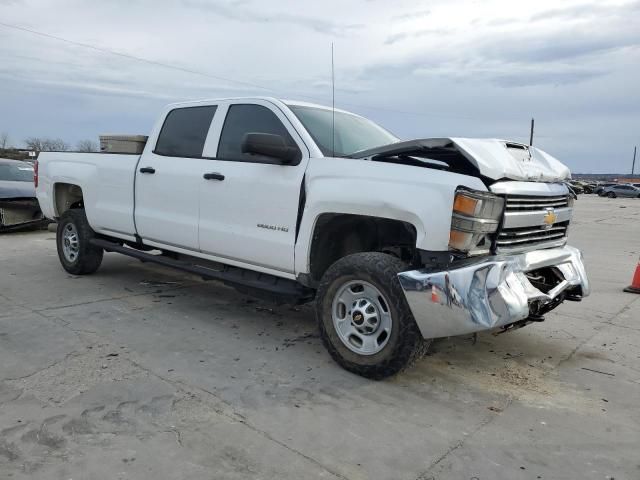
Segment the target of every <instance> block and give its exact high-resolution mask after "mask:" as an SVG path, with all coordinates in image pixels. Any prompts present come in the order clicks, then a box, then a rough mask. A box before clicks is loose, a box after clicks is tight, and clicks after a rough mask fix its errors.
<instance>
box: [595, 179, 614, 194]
mask: <svg viewBox="0 0 640 480" xmlns="http://www.w3.org/2000/svg"><path fill="white" fill-rule="evenodd" d="M615 185H618V184H617V183H613V182H605V183H601V184H600V185H598V188H596V193H597V194H598V195H600V196H601V197H602V196H604V193H603V192H604V189H605V188H607V187H612V186H615Z"/></svg>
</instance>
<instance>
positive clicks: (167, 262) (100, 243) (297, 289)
mask: <svg viewBox="0 0 640 480" xmlns="http://www.w3.org/2000/svg"><path fill="white" fill-rule="evenodd" d="M90 243H91V244H92V245H95V246H96V247H101V248H103V249H104V250H105V251H107V252H116V253H121V254H123V255H127V256H129V257H133V258H137V259H138V260H140V261H142V262H153V263H157V264H158V265H163V266H165V267H171V268H176V269H178V270H182V271H185V272H189V273H193V274H195V275H199V276H201V277H202V278H205V279H208V280H218V281H220V282H223V283H225V284H227V285H230V286H232V287H234V288H236V289H238V290H240V291H241V292H243V293H248V294H251V295H255V296H257V297H262V298H266V299H268V300H271V301H275V302H276V303H294V304H300V303H305V302H308V301H310V300H312V299H313V297H314V294H315V292H314V290H312V289H310V288H307V287H305V286H303V285H301V284H300V283H298V282H296V281H295V280H289V279H287V278H281V277H276V276H275V275H270V274H268V273H260V272H255V271H253V270H248V269H245V268H240V267H233V266H231V265H222V269H221V270H216V269H213V268H209V267H206V266H204V265H199V264H198V263H206V262H207V261H206V260H203V259H200V258H198V257H187V258H189V259H190V260H192V261H191V262H189V261H185V260H176V259H174V258H171V257H167V256H164V255H153V254H151V253H147V252H143V251H141V250H136V249H135V248H131V247H126V246H123V245H120V244H118V243H115V242H111V241H109V240H105V239H103V238H92V239H91V240H90Z"/></svg>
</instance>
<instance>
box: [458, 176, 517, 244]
mask: <svg viewBox="0 0 640 480" xmlns="http://www.w3.org/2000/svg"><path fill="white" fill-rule="evenodd" d="M503 210H504V199H503V198H502V197H498V196H497V195H493V194H492V193H488V192H480V191H478V190H470V189H467V188H458V190H456V195H455V198H454V201H453V215H452V217H451V231H450V233H449V249H451V250H455V251H458V252H463V253H466V254H467V255H482V254H487V253H489V252H490V251H491V243H492V236H493V234H495V233H496V231H497V230H498V226H499V225H500V219H501V218H502V213H503Z"/></svg>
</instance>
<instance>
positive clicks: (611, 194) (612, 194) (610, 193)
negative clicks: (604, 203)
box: [607, 192, 616, 198]
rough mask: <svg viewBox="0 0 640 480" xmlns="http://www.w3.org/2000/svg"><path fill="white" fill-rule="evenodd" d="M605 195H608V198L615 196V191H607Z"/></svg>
mask: <svg viewBox="0 0 640 480" xmlns="http://www.w3.org/2000/svg"><path fill="white" fill-rule="evenodd" d="M607 197H609V198H616V194H615V193H613V192H609V193H607Z"/></svg>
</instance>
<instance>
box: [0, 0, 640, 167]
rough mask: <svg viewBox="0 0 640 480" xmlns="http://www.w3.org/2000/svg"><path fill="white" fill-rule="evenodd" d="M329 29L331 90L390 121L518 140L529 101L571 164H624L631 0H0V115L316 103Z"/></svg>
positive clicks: (95, 117)
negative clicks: (251, 99) (265, 99)
mask: <svg viewBox="0 0 640 480" xmlns="http://www.w3.org/2000/svg"><path fill="white" fill-rule="evenodd" d="M332 42H333V43H334V45H335V65H336V106H338V107H341V108H344V109H347V110H351V111H355V112H357V113H360V114H363V115H366V116H368V117H370V118H372V119H374V120H375V121H377V122H378V123H380V124H382V125H384V126H385V127H387V128H388V129H390V130H391V131H393V132H395V133H396V134H397V135H398V136H400V137H402V138H406V139H409V138H424V137H438V136H474V137H499V138H507V139H512V140H516V141H522V142H526V141H528V130H529V121H530V118H531V117H535V119H536V135H535V137H534V144H535V145H537V146H540V147H541V148H543V149H545V150H547V151H549V152H550V153H552V154H553V155H555V156H556V157H558V158H560V159H561V160H562V161H564V162H565V163H567V164H568V165H569V166H570V167H571V168H572V170H573V171H574V172H628V171H629V170H630V168H631V158H632V154H633V146H634V145H636V144H638V145H639V146H640V1H638V0H633V1H628V0H627V1H614V0H575V1H574V0H566V1H563V0H536V1H517V2H516V1H513V0H474V1H471V0H433V1H422V2H419V1H412V0H394V1H393V2H391V1H388V0H322V1H303V0H298V1H295V0H270V1H268V2H267V1H258V0H219V1H214V0H176V1H169V0H166V1H165V0H126V1H125V0H109V1H99V0H94V1H81V0H0V132H7V133H8V134H9V135H10V138H11V139H12V143H13V144H15V145H20V144H21V143H22V141H23V140H24V138H26V137H28V136H49V137H61V138H63V139H65V140H67V141H68V142H69V143H72V144H74V143H75V142H77V141H78V140H81V139H84V138H94V139H97V136H98V135H99V134H100V133H133V134H138V133H141V134H144V133H147V132H148V130H149V129H150V128H151V126H152V124H153V122H154V120H155V118H156V115H157V114H158V112H159V111H160V109H161V107H162V106H163V105H164V104H166V103H169V102H174V101H180V100H187V99H197V98H216V97H224V96H243V95H268V96H277V97H281V98H294V99H300V100H308V101H316V102H317V103H325V104H327V103H330V99H331V93H330V78H331V70H330V66H331V63H330V62H331V53H330V52H331V43H332ZM109 52H115V53H117V54H114V53H109ZM638 170H640V163H639V168H638Z"/></svg>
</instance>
